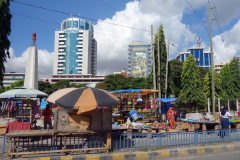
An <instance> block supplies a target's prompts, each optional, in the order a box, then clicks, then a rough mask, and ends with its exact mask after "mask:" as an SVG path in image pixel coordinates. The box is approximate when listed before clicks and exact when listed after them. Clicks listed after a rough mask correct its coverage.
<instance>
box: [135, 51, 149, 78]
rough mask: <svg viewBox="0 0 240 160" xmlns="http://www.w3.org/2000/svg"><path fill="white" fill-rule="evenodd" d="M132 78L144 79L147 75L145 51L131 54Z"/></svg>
mask: <svg viewBox="0 0 240 160" xmlns="http://www.w3.org/2000/svg"><path fill="white" fill-rule="evenodd" d="M132 63H133V64H132V67H133V77H135V78H136V77H146V76H147V74H146V72H147V54H146V51H135V52H133V59H132Z"/></svg>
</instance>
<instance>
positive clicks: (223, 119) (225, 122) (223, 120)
mask: <svg viewBox="0 0 240 160" xmlns="http://www.w3.org/2000/svg"><path fill="white" fill-rule="evenodd" d="M229 118H232V116H231V114H230V113H229V112H228V111H227V107H223V110H222V111H221V115H220V124H221V125H222V129H229ZM222 132H223V134H222V137H223V136H225V135H226V134H225V132H226V131H222Z"/></svg>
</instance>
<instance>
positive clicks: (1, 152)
mask: <svg viewBox="0 0 240 160" xmlns="http://www.w3.org/2000/svg"><path fill="white" fill-rule="evenodd" d="M8 142H9V139H8V138H7V137H4V136H0V144H1V145H0V157H3V156H5V155H6V153H7V152H8V148H9V143H8Z"/></svg>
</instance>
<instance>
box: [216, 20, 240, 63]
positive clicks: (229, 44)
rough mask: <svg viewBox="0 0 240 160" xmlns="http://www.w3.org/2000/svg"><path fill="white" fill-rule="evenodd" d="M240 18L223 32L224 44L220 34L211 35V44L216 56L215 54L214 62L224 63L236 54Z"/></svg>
mask: <svg viewBox="0 0 240 160" xmlns="http://www.w3.org/2000/svg"><path fill="white" fill-rule="evenodd" d="M239 28H240V20H239V21H238V22H237V23H236V24H235V25H234V26H233V28H232V29H231V30H229V31H226V32H224V33H223V37H224V39H225V46H226V48H225V46H224V43H223V41H222V38H221V35H217V36H215V37H213V42H214V43H213V46H214V49H215V52H216V54H217V56H218V57H220V58H217V57H216V56H215V62H216V63H221V62H223V63H226V62H228V61H229V60H230V59H231V58H232V57H233V56H236V55H237V53H238V52H239V51H240V46H239V43H240V33H239Z"/></svg>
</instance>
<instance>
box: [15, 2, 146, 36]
mask: <svg viewBox="0 0 240 160" xmlns="http://www.w3.org/2000/svg"><path fill="white" fill-rule="evenodd" d="M13 2H15V3H19V4H22V5H26V6H31V7H35V8H39V9H44V10H48V11H51V12H56V13H61V14H66V15H71V14H70V13H66V12H62V11H57V10H53V9H49V8H45V7H40V6H35V5H32V4H28V3H23V2H18V1H15V0H14V1H13ZM73 16H76V17H78V15H73ZM81 17H82V18H85V19H89V20H92V21H97V22H102V23H107V24H111V25H116V26H120V27H125V28H130V29H136V30H141V31H146V32H150V31H148V30H146V29H140V28H135V27H129V26H124V25H120V24H116V23H110V22H105V21H103V20H97V19H93V18H88V17H84V16H81Z"/></svg>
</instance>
